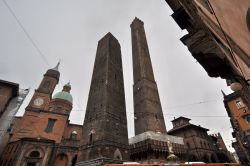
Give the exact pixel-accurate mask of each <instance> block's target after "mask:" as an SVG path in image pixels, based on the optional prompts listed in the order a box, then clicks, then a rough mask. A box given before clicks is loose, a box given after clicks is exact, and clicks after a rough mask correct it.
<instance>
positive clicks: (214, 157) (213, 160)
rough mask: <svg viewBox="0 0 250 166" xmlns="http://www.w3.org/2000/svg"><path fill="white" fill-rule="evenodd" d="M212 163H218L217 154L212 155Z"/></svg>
mask: <svg viewBox="0 0 250 166" xmlns="http://www.w3.org/2000/svg"><path fill="white" fill-rule="evenodd" d="M211 162H212V163H216V162H217V160H216V155H215V154H212V155H211Z"/></svg>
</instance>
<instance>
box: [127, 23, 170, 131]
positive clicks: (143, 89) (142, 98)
mask: <svg viewBox="0 0 250 166" xmlns="http://www.w3.org/2000/svg"><path fill="white" fill-rule="evenodd" d="M130 27H131V33H132V54H133V73H134V112H135V135H138V134H141V133H143V132H145V131H154V132H160V133H166V127H165V122H164V117H163V113H162V108H161V102H160V98H159V93H158V88H157V85H156V82H155V79H154V73H153V69H152V64H151V60H150V55H149V50H148V44H147V39H146V35H145V30H144V23H143V22H142V21H141V20H139V19H138V18H135V19H134V21H133V22H132V24H131V25H130Z"/></svg>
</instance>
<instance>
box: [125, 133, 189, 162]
mask: <svg viewBox="0 0 250 166" xmlns="http://www.w3.org/2000/svg"><path fill="white" fill-rule="evenodd" d="M168 141H169V142H170V143H171V145H172V150H173V152H174V154H175V155H176V156H177V157H178V158H179V159H180V160H181V161H185V157H186V152H187V150H186V148H185V146H184V142H183V138H181V137H176V136H171V135H168V134H162V133H156V132H153V131H147V132H144V133H141V134H139V135H136V136H134V137H132V138H130V139H129V145H130V160H132V161H135V162H139V163H143V164H157V163H167V157H168V155H169V154H170V153H169V147H168Z"/></svg>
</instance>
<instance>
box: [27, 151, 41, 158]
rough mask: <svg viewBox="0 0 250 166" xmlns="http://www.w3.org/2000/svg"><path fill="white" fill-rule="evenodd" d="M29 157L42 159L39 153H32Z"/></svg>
mask: <svg viewBox="0 0 250 166" xmlns="http://www.w3.org/2000/svg"><path fill="white" fill-rule="evenodd" d="M29 156H30V157H34V158H38V157H40V153H39V152H38V151H32V152H31V153H30V155H29Z"/></svg>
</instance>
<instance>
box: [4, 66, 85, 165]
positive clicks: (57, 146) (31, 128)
mask: <svg viewBox="0 0 250 166" xmlns="http://www.w3.org/2000/svg"><path fill="white" fill-rule="evenodd" d="M58 65H59V64H58ZM58 65H57V66H56V67H55V68H53V69H49V70H48V71H47V72H46V73H45V74H44V77H43V80H42V81H41V83H40V85H39V87H38V88H37V89H36V90H35V93H34V94H33V97H32V99H31V101H30V103H29V104H28V106H27V107H26V109H25V113H24V115H23V117H21V118H16V119H15V123H14V126H13V128H12V131H11V132H10V139H9V142H8V144H7V146H6V147H5V149H4V151H3V153H2V156H1V159H0V163H1V164H0V165H1V166H5V165H27V166H36V165H55V166H59V165H60V166H63V165H65V166H67V165H70V164H75V163H76V160H77V152H78V146H79V141H80V136H81V133H82V127H81V126H79V125H74V124H70V123H69V120H68V118H69V114H70V111H71V109H72V101H73V99H72V96H71V95H70V89H71V86H70V84H66V85H65V86H64V87H63V90H62V91H61V92H58V93H56V94H55V95H54V96H53V97H52V93H53V91H54V89H55V86H56V85H57V83H58V81H59V76H60V73H59V71H58Z"/></svg>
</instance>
